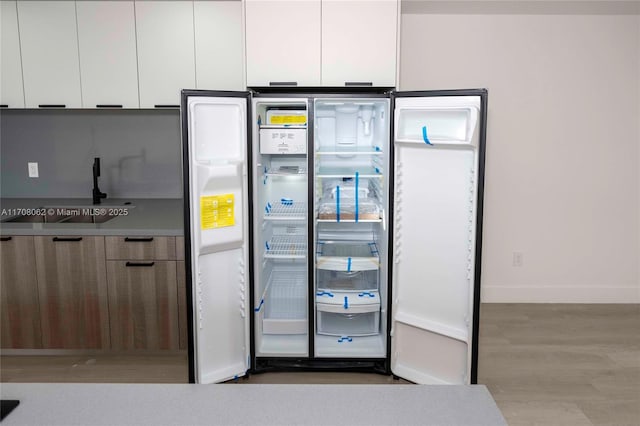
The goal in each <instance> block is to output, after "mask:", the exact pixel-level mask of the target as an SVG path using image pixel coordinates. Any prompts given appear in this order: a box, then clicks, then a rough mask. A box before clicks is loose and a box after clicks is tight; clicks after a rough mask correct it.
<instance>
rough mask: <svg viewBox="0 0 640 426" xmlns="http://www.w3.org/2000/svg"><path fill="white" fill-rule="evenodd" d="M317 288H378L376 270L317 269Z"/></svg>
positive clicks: (355, 290) (352, 289) (339, 289)
mask: <svg viewBox="0 0 640 426" xmlns="http://www.w3.org/2000/svg"><path fill="white" fill-rule="evenodd" d="M317 277H318V281H317V288H318V289H325V290H338V291H354V292H357V291H365V290H369V291H372V290H378V270H377V269H376V270H370V271H354V272H341V271H329V270H325V269H318V274H317Z"/></svg>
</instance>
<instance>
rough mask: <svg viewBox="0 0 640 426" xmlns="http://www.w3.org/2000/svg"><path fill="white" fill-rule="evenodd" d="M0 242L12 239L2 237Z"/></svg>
mask: <svg viewBox="0 0 640 426" xmlns="http://www.w3.org/2000/svg"><path fill="white" fill-rule="evenodd" d="M0 241H11V237H0Z"/></svg>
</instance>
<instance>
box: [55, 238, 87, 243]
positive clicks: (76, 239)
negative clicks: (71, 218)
mask: <svg viewBox="0 0 640 426" xmlns="http://www.w3.org/2000/svg"><path fill="white" fill-rule="evenodd" d="M53 241H55V242H60V241H67V242H68V241H82V237H53Z"/></svg>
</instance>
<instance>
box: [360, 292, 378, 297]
mask: <svg viewBox="0 0 640 426" xmlns="http://www.w3.org/2000/svg"><path fill="white" fill-rule="evenodd" d="M365 296H369V297H376V295H375V294H373V293H370V292H368V291H363V292H362V293H358V297H365Z"/></svg>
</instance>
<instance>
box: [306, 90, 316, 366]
mask: <svg viewBox="0 0 640 426" xmlns="http://www.w3.org/2000/svg"><path fill="white" fill-rule="evenodd" d="M314 112H315V104H314V98H307V220H308V223H307V241H308V243H309V244H308V247H307V251H308V252H307V253H308V254H307V273H308V280H309V281H308V285H309V288H308V291H307V298H308V301H307V305H308V311H307V325H308V326H309V335H308V340H309V343H308V350H309V355H308V357H309V358H313V357H314V356H315V350H316V345H315V340H316V339H315V337H316V333H315V330H316V325H315V323H316V322H315V318H316V317H315V315H316V310H315V307H316V296H315V285H316V281H315V273H316V271H315V270H316V250H315V239H316V233H315V223H316V220H315V214H314V213H315V205H314V203H315V155H314V153H315V145H314V142H315V141H314V133H315V132H314V125H315V120H314V118H313V117H314Z"/></svg>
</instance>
